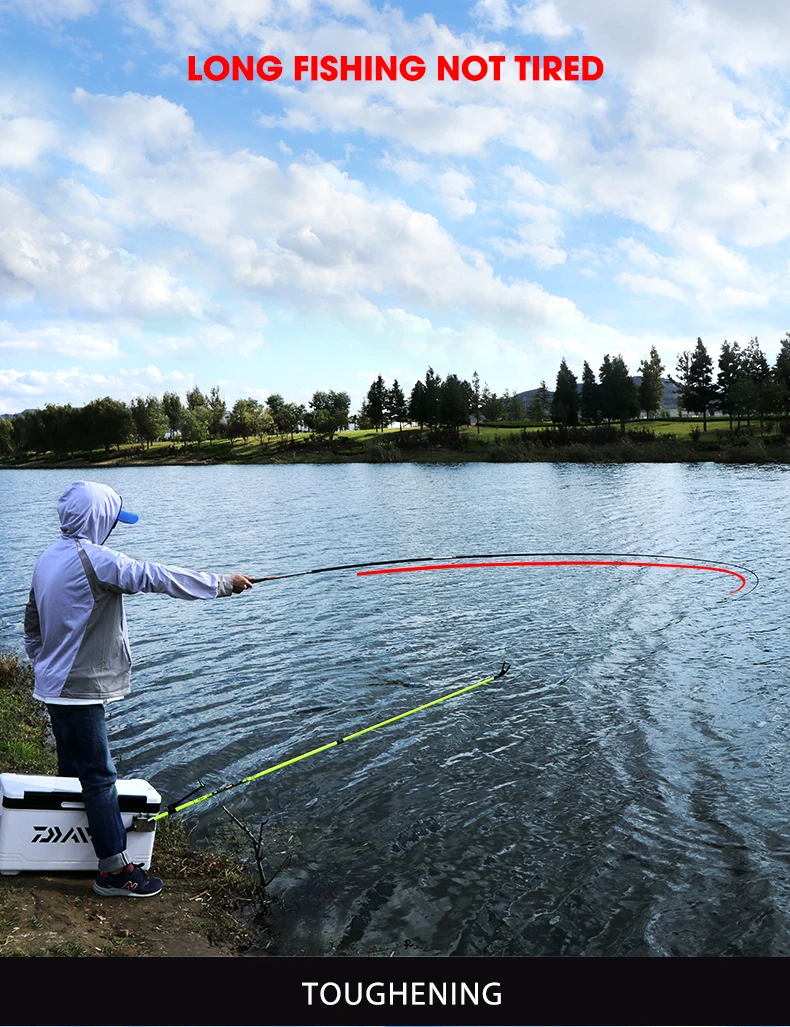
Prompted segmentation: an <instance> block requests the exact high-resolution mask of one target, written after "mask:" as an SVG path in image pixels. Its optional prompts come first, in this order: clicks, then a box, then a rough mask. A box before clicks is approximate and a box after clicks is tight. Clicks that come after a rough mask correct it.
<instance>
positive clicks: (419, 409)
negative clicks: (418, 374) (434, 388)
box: [409, 381, 428, 431]
mask: <svg viewBox="0 0 790 1027" xmlns="http://www.w3.org/2000/svg"><path fill="white" fill-rule="evenodd" d="M409 420H410V421H413V422H414V423H415V424H419V426H420V431H422V429H423V428H424V427H425V425H426V424H427V421H428V407H427V404H426V394H425V386H424V385H423V383H422V382H421V381H416V382H415V383H414V387H413V388H412V390H411V396H410V397H409Z"/></svg>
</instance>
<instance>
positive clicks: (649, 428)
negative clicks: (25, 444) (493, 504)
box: [0, 420, 790, 470]
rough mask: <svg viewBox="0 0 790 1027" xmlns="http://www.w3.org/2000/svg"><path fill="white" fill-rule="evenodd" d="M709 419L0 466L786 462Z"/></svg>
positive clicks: (779, 438) (159, 446)
mask: <svg viewBox="0 0 790 1027" xmlns="http://www.w3.org/2000/svg"><path fill="white" fill-rule="evenodd" d="M703 427H704V426H703V425H702V422H701V421H699V422H697V421H694V420H684V421H671V420H667V421H661V422H649V423H648V422H644V421H641V422H630V423H629V424H628V426H627V428H626V430H625V431H622V430H621V429H619V428H615V427H614V426H612V425H609V426H606V425H601V426H598V427H591V426H587V427H573V428H562V427H559V428H557V427H548V426H547V427H545V428H536V427H535V426H534V425H529V426H525V425H522V424H521V423H513V424H511V425H508V424H505V425H499V426H496V427H494V426H486V427H484V428H482V429H481V431H480V432H477V430H476V428H475V427H474V426H470V427H469V428H464V429H463V430H462V431H461V432H460V433H458V434H455V433H453V432H450V433H441V432H439V433H434V434H431V433H428V432H421V431H420V430H419V429H417V428H407V429H404V430H402V431H400V430H398V429H394V428H393V429H387V430H385V431H383V432H372V431H348V432H343V433H340V434H338V435H336V436H335V437H334V438H333V439H332V440H320V439H316V438H315V437H314V436H311V435H307V434H301V435H296V436H295V437H294V438H293V439H283V438H281V437H269V438H266V439H265V440H264V439H261V440H258V439H255V440H247V441H246V442H241V441H235V442H231V441H229V440H227V439H225V440H216V441H214V442H209V443H205V444H203V445H201V446H200V447H185V446H183V445H181V444H180V443H175V442H172V441H165V442H155V443H152V444H151V445H150V446H141V445H138V444H133V443H125V444H123V446H121V447H118V448H115V449H112V450H104V451H102V452H101V453H99V452H86V451H82V452H80V451H77V452H75V453H73V454H68V455H61V456H57V455H55V454H52V453H43V454H40V455H39V456H37V457H33V458H31V457H30V456H29V455H25V456H18V457H15V458H13V459H5V460H3V461H0V470H38V469H41V470H65V469H77V468H110V467H113V468H114V467H211V466H217V465H253V464H257V465H261V466H289V465H294V464H299V465H302V464H313V465H321V464H359V463H367V464H393V463H415V464H459V463H585V464H592V463H602V464H612V463H617V464H623V463H720V464H764V463H774V464H790V436H787V435H784V434H782V433H774V432H769V431H768V430H766V429H764V428H760V426H759V425H749V426H741V427H738V428H733V429H730V428H729V426H728V422H726V421H724V422H716V421H709V422H708V426H707V430H703ZM769 427H772V426H771V425H769Z"/></svg>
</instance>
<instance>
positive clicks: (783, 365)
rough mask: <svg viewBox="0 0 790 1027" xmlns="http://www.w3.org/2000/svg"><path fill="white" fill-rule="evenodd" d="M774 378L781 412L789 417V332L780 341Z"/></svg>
mask: <svg viewBox="0 0 790 1027" xmlns="http://www.w3.org/2000/svg"><path fill="white" fill-rule="evenodd" d="M774 380H775V381H776V386H777V390H778V399H779V403H780V405H781V408H782V412H783V413H784V416H785V417H790V332H786V333H785V337H784V338H783V339H782V341H781V345H780V349H779V354H778V355H777V358H776V363H775V364H774Z"/></svg>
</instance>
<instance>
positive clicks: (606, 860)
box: [0, 463, 790, 956]
mask: <svg viewBox="0 0 790 1027" xmlns="http://www.w3.org/2000/svg"><path fill="white" fill-rule="evenodd" d="M80 477H87V478H95V479H96V480H100V481H103V482H106V483H107V484H109V485H111V486H112V487H113V488H115V489H116V490H117V491H118V492H119V493H120V494H121V495H122V496H123V497H124V504H125V505H126V506H127V508H129V509H131V510H134V511H135V512H137V513H139V514H140V521H139V523H138V524H137V525H135V526H121V525H119V526H118V528H116V530H115V532H114V533H113V536H112V538H111V543H112V545H113V546H114V547H115V548H118V549H121V550H123V551H124V552H126V553H128V554H129V555H131V556H134V557H137V558H141V559H146V560H152V561H157V562H161V563H171V564H176V565H180V566H185V567H195V568H200V569H207V570H214V571H242V572H245V573H248V574H251V575H256V576H262V575H266V574H281V573H289V572H295V571H302V570H307V569H311V568H320V567H325V566H330V565H336V564H346V563H362V562H365V561H378V560H395V559H401V558H403V559H411V558H420V559H422V558H427V557H451V556H453V555H454V554H499V553H577V554H580V553H613V554H623V555H626V554H662V555H663V554H666V555H677V556H681V557H684V558H692V559H693V560H696V561H698V562H701V563H704V562H708V561H710V562H715V563H717V564H719V565H725V566H726V565H729V566H733V565H738V566H741V567H746V568H751V569H752V570H754V571H755V572H757V574H758V575H759V579H760V583H759V586H758V587H757V588H756V589H754V590H752V586H753V583H754V582H753V579H752V578H751V577H749V580H748V584H747V588H746V589H744V590H742V593H739V594H736V595H729V594H728V593H729V592H730V591H731V590H732V588H734V587H736V586H737V584H738V582H737V581H736V580H735V579H734V578H731V577H729V576H726V575H723V574H713V573H709V572H704V571H690V570H671V569H666V568H660V569H657V568H634V567H600V566H592V567H530V568H488V569H468V570H447V571H432V572H422V573H413V574H392V575H382V576H375V577H358V576H357V575H356V573H355V572H354V571H345V572H333V573H326V574H320V575H313V576H306V577H297V578H293V579H290V580H284V581H273V582H267V583H263V584H259V585H256V586H255V588H254V589H253V590H252V591H251V592H248V593H246V594H244V595H241V596H233V597H231V598H229V599H223V600H218V601H216V602H204V603H201V602H193V603H190V602H179V601H177V600H173V599H170V598H168V597H165V596H151V595H142V596H132V597H128V598H127V600H126V610H127V616H128V619H129V630H130V635H131V639H132V653H133V657H134V659H135V673H134V679H133V682H134V684H133V691H132V693H131V695H130V696H129V697H127V699H126V700H124V702H122V703H117V704H114V705H112V706H111V707H110V708H109V713H110V725H109V730H110V740H111V745H112V748H113V752H114V754H115V756H116V762H117V765H118V770H119V774H120V776H123V777H144V778H146V779H147V780H149V781H151V783H152V784H153V785H154V786H155V787H156V788H157V789H158V790H159V791H160V792H161V793H162V795H163V797H164V799H165V801H167V802H170V801H173V800H175V799H179V798H181V796H183V795H184V794H185V793H187V792H189V791H190V790H191V789H192V788H195V787H196V786H197V785H198V782H199V781H200V780H202V781H203V782H205V786H206V788H205V790H210V789H213V788H217V787H219V786H221V785H222V784H225V783H227V782H232V781H236V780H238V779H240V778H242V777H245V776H247V775H248V774H252V773H256V772H257V771H259V770H263V769H265V768H266V767H268V766H270V765H273V764H275V763H277V762H279V761H281V760H284V759H287V758H289V757H291V756H295V755H298V754H299V753H302V752H305V751H307V750H310V749H312V748H315V747H317V746H319V745H321V744H324V743H326V742H329V741H332V740H334V739H336V738H338V737H341V736H343V735H347V734H349V733H351V732H353V731H356V730H360V729H361V728H364V727H366V726H368V725H371V724H375V723H377V722H379V721H382V720H385V719H387V718H389V717H393V716H396V715H397V714H399V713H402V712H405V711H406V710H409V709H411V708H413V707H415V706H419V705H422V704H423V703H427V702H430V701H431V700H432V699H435V698H438V697H440V696H442V695H444V694H446V693H448V692H452V691H454V690H456V689H459V688H463V687H464V686H466V685H470V684H473V683H475V682H477V681H479V680H480V679H482V678H484V677H487V676H489V675H491V674H494V673H496V672H497V671H498V670H499V668H500V666H501V664H502V662H503V661H505V660H506V661H508V662H509V663H510V664H511V669H510V671H509V672H508V674H507V675H506V676H505V677H504V678H502V679H500V680H497V681H494V682H492V683H491V684H488V685H483V686H481V687H480V688H477V689H475V690H473V691H472V692H469V693H468V694H465V695H462V696H459V697H457V698H454V699H451V700H449V701H447V702H445V703H442V704H440V705H438V706H435V707H433V708H431V709H428V710H425V711H422V712H420V713H416V714H414V715H413V716H410V717H407V718H405V719H404V720H402V721H400V722H398V723H396V724H393V725H390V726H387V727H383V728H380V729H378V730H376V731H374V732H372V733H370V734H368V735H365V736H363V737H362V738H359V739H356V740H353V741H350V742H348V743H346V744H344V745H342V746H340V747H336V748H333V749H331V750H330V751H328V752H325V753H321V754H319V755H316V756H313V757H311V758H310V759H306V760H304V761H302V762H300V763H298V764H295V765H293V766H291V767H287V768H285V769H283V770H280V771H278V772H276V773H274V774H272V775H270V776H267V777H265V778H264V779H263V780H261V781H259V782H254V783H251V784H248V785H245V786H243V787H241V788H238V789H236V790H234V791H231V792H229V793H228V794H227V795H225V796H224V799H223V800H220V799H214V800H211V801H209V802H206V803H203V804H202V805H200V806H199V807H197V808H196V809H195V810H193V811H188V812H186V813H185V814H184V819H185V820H187V821H188V822H189V824H190V825H194V826H195V827H196V829H197V831H198V833H199V834H202V835H209V836H210V835H211V834H212V833H214V832H216V831H218V830H220V829H222V828H224V826H225V825H226V824H227V823H228V818H227V817H226V815H225V814H224V813H223V812H222V810H221V807H220V802H221V801H224V802H225V803H226V804H227V805H228V807H229V808H230V809H231V810H232V811H233V812H234V813H235V814H236V815H237V816H239V817H241V818H243V819H244V820H245V821H247V822H248V823H250V824H257V823H259V822H260V821H261V819H266V820H267V821H268V823H267V826H266V828H265V832H266V836H267V837H268V839H269V861H270V864H271V866H276V865H278V864H279V863H280V862H281V861H282V859H283V858H284V856H283V855H282V854H281V853H283V852H285V851H289V852H291V853H292V860H291V864H290V866H289V867H288V868H287V869H286V870H284V871H283V873H281V874H280V876H279V877H277V878H276V880H275V881H274V883H273V884H272V886H271V892H272V894H273V895H275V896H276V897H277V898H278V900H279V901H278V903H277V904H276V905H275V907H274V909H273V912H272V923H273V925H274V927H275V929H276V938H277V948H276V951H277V952H278V953H280V954H286V955H287V954H308V955H318V954H348V955H354V954H360V955H365V954H379V955H389V954H390V953H395V954H396V955H608V956H632V955H684V956H693V955H751V956H769V955H775V956H778V955H787V954H788V952H789V951H790V945H789V944H788V921H789V920H790V873H789V872H788V871H789V870H790V866H789V864H790V837H789V836H788V830H787V826H786V825H787V807H788V795H789V794H790V766H789V764H788V759H787V748H788V740H787V725H788V723H790V686H788V680H787V672H786V667H785V660H786V648H787V641H786V640H787V629H786V625H787V622H788V618H790V600H788V595H787V588H786V579H787V557H786V555H785V554H786V546H787V537H788V527H789V526H790V516H789V515H788V502H787V496H788V487H789V486H790V468H788V467H785V466H773V465H772V466H741V467H737V466H720V465H714V464H661V465H658V464H649V465H648V464H630V465H573V464H562V465H559V464H508V465H502V464H497V465H488V464H483V463H468V464H463V465H457V466H436V465H431V466H427V465H416V464H394V465H393V464H386V465H369V464H351V465H330V466H325V465H324V466H317V465H316V466H311V465H301V466H281V467H278V466H248V467H244V466H241V467H239V466H234V467H231V466H227V467H222V466H213V467H168V468H164V467H160V468H156V467H154V468H126V469H114V468H113V469H108V470H106V471H103V470H101V471H100V470H94V471H90V470H89V471H82V472H81V471H68V470H67V471H60V470H57V471H56V470H52V471H43V470H32V471H0V524H2V534H3V541H4V545H3V546H2V550H1V551H0V584H2V588H0V640H1V641H2V644H3V645H4V646H6V647H9V648H12V649H16V650H20V649H21V632H22V615H23V608H24V603H25V601H26V597H27V588H28V584H29V579H30V574H31V571H32V567H33V563H34V561H35V558H36V557H37V556H38V555H39V553H40V552H41V551H42V550H43V549H44V548H45V547H46V546H47V545H48V544H49V543H50V542H51V541H53V540H54V538H55V537H56V535H57V532H58V522H57V514H56V510H55V502H56V499H57V497H58V495H59V494H60V492H61V491H62V490H63V488H65V486H66V485H67V484H68V483H69V482H70V481H72V480H74V479H76V478H80ZM750 590H751V591H750ZM745 592H748V593H749V594H746V595H744V594H743V593H745ZM406 685H411V686H412V687H408V688H407V687H405V686H406Z"/></svg>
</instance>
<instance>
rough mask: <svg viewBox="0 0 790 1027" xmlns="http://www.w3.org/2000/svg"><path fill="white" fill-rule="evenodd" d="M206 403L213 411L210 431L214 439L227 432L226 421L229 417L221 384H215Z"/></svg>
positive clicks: (209, 426)
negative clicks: (221, 394)
mask: <svg viewBox="0 0 790 1027" xmlns="http://www.w3.org/2000/svg"><path fill="white" fill-rule="evenodd" d="M206 405H207V406H208V408H209V410H210V411H211V419H210V420H209V425H208V431H209V435H210V436H211V438H212V440H213V439H216V438H219V437H220V436H221V435H223V434H224V433H225V422H226V421H227V417H228V408H227V407H226V406H225V399H224V397H223V396H220V394H219V385H215V386H214V387H213V388H212V390H211V392H210V393H209V395H208V400H207V401H206Z"/></svg>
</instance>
